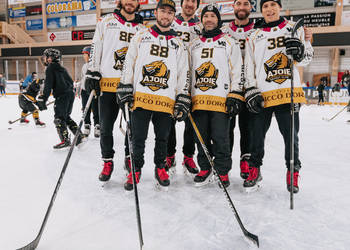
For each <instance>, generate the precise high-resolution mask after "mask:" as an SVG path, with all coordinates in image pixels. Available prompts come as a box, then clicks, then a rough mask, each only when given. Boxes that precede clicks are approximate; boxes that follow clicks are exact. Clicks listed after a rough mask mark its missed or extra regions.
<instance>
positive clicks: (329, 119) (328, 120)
mask: <svg viewBox="0 0 350 250" xmlns="http://www.w3.org/2000/svg"><path fill="white" fill-rule="evenodd" d="M347 107H349V106H348V105H346V106H345V107H344V108H342V109H341V110H340V111H339V112H337V113H336V114H335V115H334V116H332V117H331V118H325V117H323V118H322V120H324V121H327V122H330V121H331V120H333V119H334V118H336V117H337V116H338V115H339V114H340V113H341V112H343V111H344V110H345V109H346V108H347Z"/></svg>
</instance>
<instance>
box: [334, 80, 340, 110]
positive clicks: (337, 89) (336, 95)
mask: <svg viewBox="0 0 350 250" xmlns="http://www.w3.org/2000/svg"><path fill="white" fill-rule="evenodd" d="M332 93H333V97H334V102H333V103H334V104H336V103H338V105H340V102H339V97H340V83H339V82H337V83H336V84H334V86H333V88H332Z"/></svg>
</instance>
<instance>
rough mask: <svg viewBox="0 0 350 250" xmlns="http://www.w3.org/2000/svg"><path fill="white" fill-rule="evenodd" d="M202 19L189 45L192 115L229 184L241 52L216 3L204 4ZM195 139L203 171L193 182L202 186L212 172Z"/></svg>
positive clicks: (225, 183) (224, 181)
mask: <svg viewBox="0 0 350 250" xmlns="http://www.w3.org/2000/svg"><path fill="white" fill-rule="evenodd" d="M201 21H202V25H203V27H204V28H203V31H202V36H200V37H199V38H196V39H195V40H194V41H193V42H192V43H191V46H190V54H191V56H190V61H191V66H190V67H191V69H192V91H191V93H192V103H193V106H192V112H193V119H194V121H195V122H196V125H197V126H198V129H199V132H200V134H201V136H202V138H203V140H204V143H205V145H206V146H207V147H208V146H210V151H211V154H212V156H213V157H214V165H215V170H216V172H217V173H218V175H219V177H220V179H221V180H222V181H223V183H224V185H225V186H226V187H227V186H229V185H230V181H229V177H228V172H229V170H230V169H231V164H232V159H231V153H230V142H229V138H228V134H229V116H230V115H234V114H236V113H237V112H236V111H237V110H236V107H234V106H232V105H231V101H230V100H231V99H232V96H236V95H237V94H236V93H234V92H232V91H231V90H232V87H233V86H236V85H237V86H238V85H239V82H240V80H241V68H242V56H241V51H240V48H239V45H238V43H236V41H235V40H234V39H233V38H232V37H231V36H229V35H228V34H225V33H223V32H222V31H221V29H220V28H221V17H220V13H219V10H218V9H217V8H216V7H215V6H214V5H212V4H210V5H207V6H205V7H204V8H203V10H202V14H201ZM226 105H227V107H226ZM196 141H197V148H198V157H197V160H198V164H199V167H200V169H201V171H200V172H199V173H198V174H197V175H196V176H195V177H194V182H195V185H196V186H202V185H205V184H207V183H208V182H209V181H210V180H211V177H212V175H213V172H212V169H211V166H210V163H209V161H208V159H207V157H206V155H205V152H204V150H203V148H202V146H201V144H200V142H199V140H196ZM211 142H212V143H211Z"/></svg>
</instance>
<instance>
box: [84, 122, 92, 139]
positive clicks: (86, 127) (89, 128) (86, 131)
mask: <svg viewBox="0 0 350 250" xmlns="http://www.w3.org/2000/svg"><path fill="white" fill-rule="evenodd" d="M90 130H91V125H90V124H85V125H84V130H83V135H84V136H86V137H87V136H89V135H90Z"/></svg>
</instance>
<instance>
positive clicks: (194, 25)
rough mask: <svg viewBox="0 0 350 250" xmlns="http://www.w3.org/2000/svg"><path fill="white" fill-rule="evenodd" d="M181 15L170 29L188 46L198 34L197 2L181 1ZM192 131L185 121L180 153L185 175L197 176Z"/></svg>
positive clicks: (170, 156) (171, 167) (171, 147)
mask: <svg viewBox="0 0 350 250" xmlns="http://www.w3.org/2000/svg"><path fill="white" fill-rule="evenodd" d="M180 3H181V13H179V14H178V15H176V16H175V19H174V21H173V23H172V25H171V28H172V29H173V30H175V31H176V33H177V35H178V36H179V37H180V38H181V39H182V41H183V43H184V45H185V46H187V47H188V46H189V44H190V42H191V41H192V40H193V39H194V38H196V37H198V36H199V34H200V29H201V27H200V21H199V19H198V17H197V16H196V15H195V13H196V10H197V9H198V7H199V3H200V1H199V0H181V2H180ZM175 123H176V121H174V122H173V124H172V127H171V130H170V135H169V139H168V152H167V157H166V162H167V164H166V168H167V171H168V173H169V174H170V175H172V174H174V173H175V165H176V161H175V153H176V129H175ZM194 137H195V135H194V131H193V128H192V125H191V124H190V122H189V120H188V119H186V120H185V130H184V135H183V139H184V144H183V147H182V152H183V154H184V158H183V162H182V165H183V167H184V171H185V173H189V174H197V173H198V168H197V166H196V163H195V162H194V160H193V155H194V152H195V141H194Z"/></svg>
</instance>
